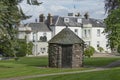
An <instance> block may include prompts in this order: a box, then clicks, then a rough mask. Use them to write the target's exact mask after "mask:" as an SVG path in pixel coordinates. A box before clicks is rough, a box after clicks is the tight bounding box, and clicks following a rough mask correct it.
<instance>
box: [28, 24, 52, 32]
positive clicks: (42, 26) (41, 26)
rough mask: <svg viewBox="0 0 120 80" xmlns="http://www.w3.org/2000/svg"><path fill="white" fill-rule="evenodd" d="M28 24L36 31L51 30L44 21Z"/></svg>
mask: <svg viewBox="0 0 120 80" xmlns="http://www.w3.org/2000/svg"><path fill="white" fill-rule="evenodd" d="M27 26H28V27H31V28H32V31H33V32H36V31H41V32H43V31H46V32H49V31H50V29H49V28H48V26H47V25H46V24H45V23H43V22H39V23H29V24H28V25H27Z"/></svg>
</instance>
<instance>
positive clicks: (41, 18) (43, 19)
mask: <svg viewBox="0 0 120 80" xmlns="http://www.w3.org/2000/svg"><path fill="white" fill-rule="evenodd" d="M44 21H45V16H44V14H40V16H39V22H44Z"/></svg>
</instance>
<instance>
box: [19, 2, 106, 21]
mask: <svg viewBox="0 0 120 80" xmlns="http://www.w3.org/2000/svg"><path fill="white" fill-rule="evenodd" d="M26 1H27V0H24V1H23V2H22V3H21V4H20V5H21V7H22V9H23V11H24V13H25V14H27V15H32V16H33V17H32V18H30V19H28V20H26V21H23V22H24V23H26V22H34V21H35V19H38V16H39V15H40V14H45V15H47V14H48V13H51V14H52V15H60V16H67V14H68V13H69V12H70V13H71V12H80V13H81V14H82V15H83V14H84V13H85V12H89V14H90V17H91V18H96V19H104V18H105V17H106V15H105V11H104V0H40V1H41V2H43V4H41V5H40V6H30V5H28V4H26Z"/></svg>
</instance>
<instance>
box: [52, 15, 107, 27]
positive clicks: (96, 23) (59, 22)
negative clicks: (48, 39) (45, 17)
mask: <svg viewBox="0 0 120 80" xmlns="http://www.w3.org/2000/svg"><path fill="white" fill-rule="evenodd" d="M53 18H54V23H53V25H56V26H69V27H81V26H82V24H83V25H84V24H92V26H93V27H105V24H104V22H103V21H102V20H99V19H93V18H89V19H85V18H82V24H81V23H78V22H77V19H78V17H67V18H69V22H67V23H66V22H64V18H66V17H60V16H59V17H58V16H55V17H53Z"/></svg>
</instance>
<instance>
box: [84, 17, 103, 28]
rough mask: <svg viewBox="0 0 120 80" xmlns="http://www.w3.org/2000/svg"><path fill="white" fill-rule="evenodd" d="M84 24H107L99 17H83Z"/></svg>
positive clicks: (94, 25) (93, 25)
mask: <svg viewBox="0 0 120 80" xmlns="http://www.w3.org/2000/svg"><path fill="white" fill-rule="evenodd" d="M82 22H83V24H92V27H105V24H104V22H103V21H102V20H99V19H93V18H89V19H85V18H83V19H82Z"/></svg>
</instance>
